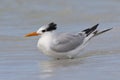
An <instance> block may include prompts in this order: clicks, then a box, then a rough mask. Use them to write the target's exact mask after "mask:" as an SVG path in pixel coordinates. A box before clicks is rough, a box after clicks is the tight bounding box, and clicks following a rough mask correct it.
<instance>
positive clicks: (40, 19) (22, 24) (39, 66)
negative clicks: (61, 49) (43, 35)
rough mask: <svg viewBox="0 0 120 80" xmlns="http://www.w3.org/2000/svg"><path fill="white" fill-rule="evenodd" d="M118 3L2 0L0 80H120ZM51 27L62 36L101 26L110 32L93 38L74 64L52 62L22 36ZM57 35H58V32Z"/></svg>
mask: <svg viewBox="0 0 120 80" xmlns="http://www.w3.org/2000/svg"><path fill="white" fill-rule="evenodd" d="M119 4H120V1H119V0H99V1H98V0H90V1H87V0H84V1H82V0H69V1H65V0H50V1H48V0H44V1H42V0H34V1H33V0H29V1H28V0H1V1H0V80H61V79H63V80H80V79H81V80H119V79H120V40H119V39H120V35H119V34H120V5H119ZM49 22H55V23H57V24H58V29H59V31H60V32H66V31H67V32H73V33H74V32H79V31H81V30H82V29H85V28H88V27H91V26H93V25H95V24H97V23H100V26H99V29H106V28H111V27H113V30H111V31H109V32H107V33H105V34H103V35H101V36H98V37H96V38H94V39H93V40H92V41H91V42H90V44H89V45H88V46H87V47H86V48H85V49H84V51H83V52H80V53H81V55H80V56H79V57H78V58H76V59H73V60H69V59H68V60H53V59H51V58H48V57H47V56H45V55H43V54H42V53H40V52H39V51H38V49H37V47H36V44H37V40H38V38H39V37H32V38H25V37H24V34H26V33H28V32H32V31H36V30H37V29H38V28H39V27H40V26H42V25H44V24H48V23H49ZM59 31H58V32H59Z"/></svg>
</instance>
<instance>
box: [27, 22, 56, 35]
mask: <svg viewBox="0 0 120 80" xmlns="http://www.w3.org/2000/svg"><path fill="white" fill-rule="evenodd" d="M56 26H57V24H55V23H53V22H52V23H49V24H48V25H44V26H42V27H40V28H39V29H38V30H37V31H36V32H32V33H29V34H26V35H25V37H30V36H38V35H42V34H44V33H46V32H51V31H54V30H56V29H57V27H56Z"/></svg>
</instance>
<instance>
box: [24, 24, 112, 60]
mask: <svg viewBox="0 0 120 80" xmlns="http://www.w3.org/2000/svg"><path fill="white" fill-rule="evenodd" d="M98 25H99V24H96V25H94V26H92V27H90V28H87V29H84V30H82V31H80V32H78V33H76V34H73V33H66V32H64V33H57V32H56V30H57V24H56V23H54V22H51V23H49V24H47V25H43V26H41V27H40V28H39V29H38V30H37V31H35V32H31V33H28V34H26V35H25V37H31V36H40V38H39V40H38V43H37V47H38V49H39V50H40V51H41V52H42V53H43V54H45V55H47V56H49V57H52V58H54V59H58V60H59V59H73V58H75V57H76V56H77V55H78V54H79V53H80V52H81V50H82V49H83V48H84V47H85V46H86V44H87V43H88V42H89V41H90V40H91V39H92V38H94V37H95V36H98V35H100V34H103V33H105V32H107V31H110V30H111V29H112V28H109V29H105V30H102V31H99V30H98V29H97V27H98Z"/></svg>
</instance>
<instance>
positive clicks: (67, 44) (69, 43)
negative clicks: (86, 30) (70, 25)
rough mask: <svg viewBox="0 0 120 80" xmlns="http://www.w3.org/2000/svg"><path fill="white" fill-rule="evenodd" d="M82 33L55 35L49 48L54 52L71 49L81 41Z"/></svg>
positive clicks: (82, 38)
mask: <svg viewBox="0 0 120 80" xmlns="http://www.w3.org/2000/svg"><path fill="white" fill-rule="evenodd" d="M84 38H85V37H84V35H82V34H81V35H80V34H78V35H73V34H67V33H64V34H60V35H57V36H56V37H55V39H54V40H53V42H52V44H51V49H52V50H54V51H56V52H68V51H71V50H73V49H75V48H77V47H78V46H80V45H81V44H82V43H83V40H84Z"/></svg>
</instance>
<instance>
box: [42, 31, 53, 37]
mask: <svg viewBox="0 0 120 80" xmlns="http://www.w3.org/2000/svg"><path fill="white" fill-rule="evenodd" d="M53 35H54V32H53V31H51V32H45V33H44V34H42V35H41V38H43V37H51V36H53Z"/></svg>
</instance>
